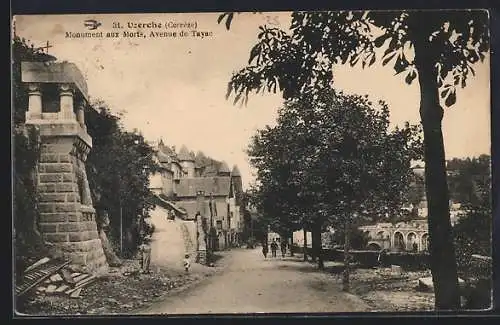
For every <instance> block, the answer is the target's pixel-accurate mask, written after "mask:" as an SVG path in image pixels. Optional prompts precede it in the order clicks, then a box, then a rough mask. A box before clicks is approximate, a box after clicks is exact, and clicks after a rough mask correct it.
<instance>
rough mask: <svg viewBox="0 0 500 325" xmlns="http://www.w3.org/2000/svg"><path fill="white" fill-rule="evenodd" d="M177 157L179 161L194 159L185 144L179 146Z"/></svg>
mask: <svg viewBox="0 0 500 325" xmlns="http://www.w3.org/2000/svg"><path fill="white" fill-rule="evenodd" d="M177 158H179V160H180V161H194V157H193V155H192V154H191V153H190V152H189V150H188V148H187V147H186V146H185V145H183V146H182V147H181V150H180V151H179V154H178V155H177Z"/></svg>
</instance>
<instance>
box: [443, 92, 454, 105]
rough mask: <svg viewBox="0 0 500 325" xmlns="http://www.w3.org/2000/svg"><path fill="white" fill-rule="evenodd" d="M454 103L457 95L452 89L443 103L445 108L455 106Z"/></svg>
mask: <svg viewBox="0 0 500 325" xmlns="http://www.w3.org/2000/svg"><path fill="white" fill-rule="evenodd" d="M456 101H457V94H456V91H455V89H453V90H452V91H450V93H449V95H448V97H446V99H445V101H444V103H445V105H446V106H447V107H450V106H452V105H453V104H455V102H456Z"/></svg>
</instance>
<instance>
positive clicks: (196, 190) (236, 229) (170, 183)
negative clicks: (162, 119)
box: [150, 140, 243, 250]
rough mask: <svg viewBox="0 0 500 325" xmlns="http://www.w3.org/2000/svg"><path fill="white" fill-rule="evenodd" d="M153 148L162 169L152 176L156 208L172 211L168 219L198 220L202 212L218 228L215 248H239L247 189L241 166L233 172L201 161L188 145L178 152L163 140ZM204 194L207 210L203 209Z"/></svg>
mask: <svg viewBox="0 0 500 325" xmlns="http://www.w3.org/2000/svg"><path fill="white" fill-rule="evenodd" d="M153 146H154V147H155V152H156V155H155V159H156V162H157V163H158V164H159V165H160V167H161V168H160V172H158V173H155V174H154V175H152V176H151V179H150V188H151V190H152V192H153V193H154V195H155V199H156V200H155V203H156V205H157V206H158V207H161V208H162V209H164V210H166V211H168V212H169V215H165V218H169V217H177V218H180V219H182V220H195V217H196V214H197V213H198V212H199V213H206V214H208V215H207V217H209V220H210V223H211V225H212V227H213V228H214V229H215V235H216V240H215V245H214V246H215V247H212V248H213V249H215V250H217V249H227V248H229V247H233V246H237V245H239V243H240V240H241V232H242V231H243V217H242V209H241V208H240V207H241V193H242V191H243V187H242V179H241V173H240V171H239V169H238V167H237V166H236V165H234V166H233V167H232V169H230V168H229V166H228V165H227V163H226V162H224V161H222V162H219V161H215V160H212V159H198V158H199V157H197V156H195V155H194V153H192V152H190V151H189V150H188V148H187V147H186V146H182V147H181V149H180V150H179V152H176V150H175V148H174V147H169V146H167V145H165V144H164V143H163V141H162V140H160V141H159V142H158V143H157V144H153ZM200 193H201V195H202V196H203V197H204V199H203V200H204V201H205V203H204V204H205V205H206V206H207V209H201V208H200V203H199V196H200ZM200 210H205V212H204V211H200Z"/></svg>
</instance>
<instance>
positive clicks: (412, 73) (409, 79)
mask: <svg viewBox="0 0 500 325" xmlns="http://www.w3.org/2000/svg"><path fill="white" fill-rule="evenodd" d="M415 77H417V73H416V72H415V70H413V69H411V70H410V72H409V73H408V74H407V75H406V78H405V82H406V83H407V84H409V85H410V84H411V83H412V82H413V80H414V79H415Z"/></svg>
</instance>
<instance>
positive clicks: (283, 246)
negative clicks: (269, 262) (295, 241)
mask: <svg viewBox="0 0 500 325" xmlns="http://www.w3.org/2000/svg"><path fill="white" fill-rule="evenodd" d="M286 246H287V245H286V241H285V240H283V241H282V242H281V258H285V254H286Z"/></svg>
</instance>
